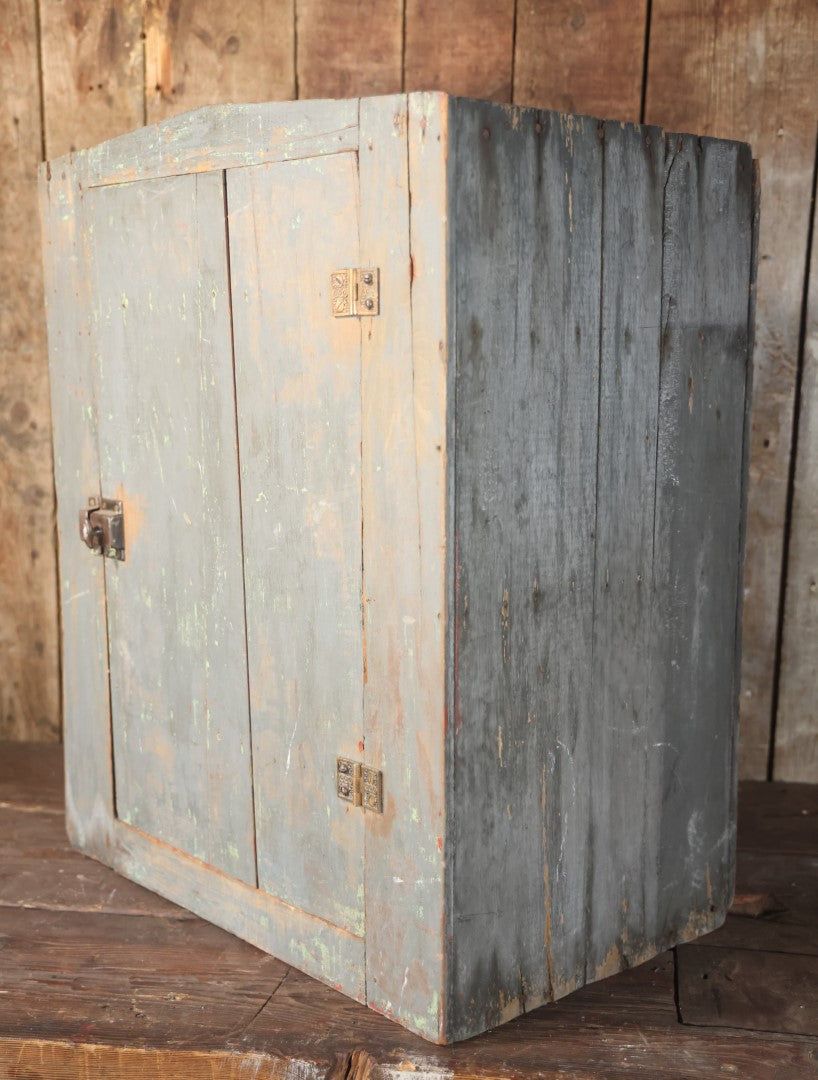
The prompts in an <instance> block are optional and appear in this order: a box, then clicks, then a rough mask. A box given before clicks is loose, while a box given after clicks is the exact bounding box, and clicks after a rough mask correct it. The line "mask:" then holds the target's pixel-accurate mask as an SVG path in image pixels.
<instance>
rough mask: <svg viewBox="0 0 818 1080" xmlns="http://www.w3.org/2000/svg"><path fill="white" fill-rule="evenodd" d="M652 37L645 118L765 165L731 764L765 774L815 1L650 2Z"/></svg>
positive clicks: (808, 168)
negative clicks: (722, 141)
mask: <svg viewBox="0 0 818 1080" xmlns="http://www.w3.org/2000/svg"><path fill="white" fill-rule="evenodd" d="M650 40H651V46H650V58H649V69H648V80H647V88H646V115H647V119H648V120H649V121H650V122H651V123H656V124H663V125H665V126H666V127H669V128H673V129H675V130H681V131H685V130H687V131H695V132H700V133H702V134H706V135H717V136H720V137H725V138H737V139H746V140H748V141H749V142H750V143H751V144H752V146H753V153H754V155H755V156H756V157H757V158H758V159H759V161H760V163H761V189H762V192H763V195H762V202H763V206H762V212H761V235H760V241H759V268H758V293H757V307H756V339H755V381H754V391H753V412H752V442H751V450H750V489H749V515H748V527H747V555H746V569H745V578H744V588H745V611H744V647H743V668H742V691H741V738H742V741H741V746H740V753H741V760H740V771H741V775H742V776H744V777H755V778H758V779H763V778H765V777H766V775H767V760H768V751H769V743H770V724H771V716H772V699H771V694H772V685H773V674H774V663H775V641H776V634H777V627H778V610H779V592H780V584H781V567H782V544H783V535H784V519H785V514H786V501H787V483H788V475H789V457H790V444H791V435H792V419H793V401H794V394H795V377H796V366H797V353H798V333H799V322H800V310H801V301H802V294H803V284H804V272H805V261H806V237H807V227H808V222H809V213H810V195H811V188H812V171H813V164H814V160H815V138H816V129H815V116H816V113H818V48H816V42H817V41H818V9H816V7H815V6H814V5H804V4H803V3H800V0H777V2H776V3H767V2H765V0H743V2H742V3H738V4H731V5H728V6H727V7H725V6H724V5H723V4H720V3H717V2H716V0H707V2H706V3H704V4H702V3H699V2H698V0H685V2H683V3H679V2H678V0H655V2H654V3H653V6H652V23H651V38H650ZM812 696H813V697H814V695H812Z"/></svg>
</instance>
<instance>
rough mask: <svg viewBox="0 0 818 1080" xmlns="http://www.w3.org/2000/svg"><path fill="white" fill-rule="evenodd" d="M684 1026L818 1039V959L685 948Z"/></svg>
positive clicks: (682, 962)
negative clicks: (815, 1036) (762, 1032)
mask: <svg viewBox="0 0 818 1080" xmlns="http://www.w3.org/2000/svg"><path fill="white" fill-rule="evenodd" d="M677 957H678V959H677V963H678V967H679V1012H680V1015H681V1019H682V1022H683V1023H685V1024H703V1025H705V1026H708V1027H734V1028H744V1029H748V1030H750V1031H778V1032H782V1033H785V1034H786V1033H790V1034H793V1035H818V956H796V955H793V954H791V953H774V952H773V953H770V952H757V951H755V950H751V949H708V948H705V947H703V946H698V947H696V948H693V947H691V946H684V945H683V946H682V947H681V948H680V949H679V950H678V952H677Z"/></svg>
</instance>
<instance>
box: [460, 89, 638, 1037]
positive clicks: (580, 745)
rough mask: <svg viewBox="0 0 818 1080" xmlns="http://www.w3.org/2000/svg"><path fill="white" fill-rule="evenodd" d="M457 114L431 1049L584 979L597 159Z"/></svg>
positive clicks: (555, 121) (547, 123)
mask: <svg viewBox="0 0 818 1080" xmlns="http://www.w3.org/2000/svg"><path fill="white" fill-rule="evenodd" d="M456 115H457V118H458V119H457V124H456V142H455V146H454V154H455V157H456V164H455V168H456V175H457V180H456V188H455V190H456V192H457V196H456V202H455V207H454V209H455V223H454V226H453V228H454V243H455V245H456V248H457V252H458V254H457V264H456V274H457V277H456V288H457V293H456V298H455V304H456V314H455V324H456V326H457V354H456V364H457V372H456V380H457V383H456V408H457V420H456V428H457V435H458V443H457V448H456V460H455V490H454V492H453V497H454V499H455V518H456V525H455V539H454V543H455V560H456V570H455V574H456V579H455V612H454V616H453V617H454V618H456V619H457V627H456V631H455V633H456V643H455V646H454V649H455V659H454V679H455V696H456V705H455V717H454V726H455V735H454V750H453V754H454V776H453V794H452V805H451V808H450V809H449V811H448V813H449V815H450V818H451V822H452V824H451V826H450V828H451V835H450V838H449V845H450V851H451V857H452V859H453V860H454V862H453V870H452V876H453V886H452V887H453V897H452V900H451V903H452V906H453V915H452V917H453V920H454V935H455V937H454V957H453V970H452V973H451V976H450V977H451V980H452V989H451V996H452V1009H453V1012H454V1016H453V1017H452V1018H451V1019H450V1024H451V1027H450V1037H452V1036H456V1037H459V1038H465V1037H466V1036H467V1035H470V1034H473V1033H474V1032H475V1031H477V1030H478V1029H479V1027H481V1026H485V1024H486V1023H489V1024H497V1023H500V1022H502V1021H503V1020H504V1019H507V1018H509V1017H510V1016H513V1015H515V1014H516V1013H518V1012H522V1011H526V1010H527V1009H528V1008H535V1007H536V1006H537V1004H539V1003H541V1002H542V1001H544V1000H549V999H552V998H555V997H559V996H562V995H563V994H565V993H567V992H568V991H569V990H571V989H574V988H575V987H576V986H577V985H579V984H581V983H582V982H584V981H585V941H584V934H583V933H582V928H583V926H584V919H585V914H584V913H585V890H586V874H587V872H588V863H587V856H586V839H587V835H588V830H589V827H590V820H589V814H590V807H589V793H590V784H591V774H590V771H589V770H588V768H587V757H588V753H589V747H590V743H591V739H592V731H591V726H590V724H589V723H588V722H587V721H588V719H589V718H590V715H591V682H590V680H589V678H588V669H589V667H590V665H591V656H592V632H593V613H592V605H591V597H592V594H593V584H594V567H593V545H592V543H590V542H589V540H590V539H591V538H592V536H593V531H594V519H595V511H596V444H597V426H598V425H597V415H598V373H599V360H598V347H599V316H600V300H599V297H600V260H601V250H600V242H599V241H600V231H601V205H602V143H601V141H600V139H599V138H598V135H597V126H596V123H593V122H590V121H584V120H582V119H576V118H574V117H560V116H557V115H555V114H549V113H535V112H533V111H522V110H517V109H510V108H509V109H502V108H500V107H492V106H488V105H483V104H481V103H476V102H465V101H460V102H458V103H457V105H456ZM552 357H553V358H554V359H553V362H551V361H550V358H552ZM561 852H565V853H567V852H571V855H570V857H566V858H564V859H563V857H562V855H561V854H560V853H561ZM618 902H619V901H618V900H617V903H618ZM478 1017H479V1019H478Z"/></svg>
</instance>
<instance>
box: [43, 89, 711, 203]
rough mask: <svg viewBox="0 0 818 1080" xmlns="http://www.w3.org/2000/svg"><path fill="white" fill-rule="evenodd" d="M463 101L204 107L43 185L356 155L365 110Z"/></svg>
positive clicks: (48, 165) (420, 94) (51, 164)
mask: <svg viewBox="0 0 818 1080" xmlns="http://www.w3.org/2000/svg"><path fill="white" fill-rule="evenodd" d="M457 100H461V99H457V98H454V97H452V96H451V95H449V94H447V93H444V92H443V91H437V90H435V91H416V92H413V93H410V94H393V95H384V96H378V97H368V98H345V99H326V100H321V99H317V100H299V101H271V102H263V103H260V104H238V105H204V106H201V107H200V108H198V109H192V110H190V111H188V112H184V113H180V114H179V115H178V116H173V117H170V118H169V119H167V120H162V121H160V122H159V123H157V124H151V125H149V126H147V127H143V128H137V129H136V130H135V131H130V132H128V133H126V134H124V135H119V136H117V137H116V138H113V139H108V140H107V141H105V142H103V143H99V144H98V145H97V146H93V147H91V148H89V149H87V150H80V151H74V152H73V153H70V154H66V155H64V156H63V157H60V158H56V159H54V160H52V161H47V162H43V163H42V165H41V166H40V172H41V181H42V182H48V180H50V179H51V175H52V172H54V171H55V170H57V171H59V172H60V173H62V174H64V173H66V172H67V173H69V174H70V175H72V176H73V177H75V178H76V179H77V180H79V181H80V182H81V183H82V184H83V185H84V186H87V187H104V186H107V185H109V184H121V183H128V182H131V181H134V180H151V179H157V178H159V177H163V176H173V175H178V174H180V173H190V172H194V173H199V172H211V171H213V170H219V169H232V168H241V167H243V166H248V165H261V164H266V163H269V162H274V161H286V160H289V159H292V158H304V157H318V156H321V155H324V154H337V153H342V152H344V151H357V149H358V132H359V117H360V111H361V108H362V106H363V105H364V104H365V105H366V107H367V109H368V110H370V111H371V110H373V109H374V110H379V109H383V110H384V111H386V112H388V111H389V110H393V111H394V112H395V116H396V122H397V123H400V122H401V121H400V115H401V112H403V113H404V114H405V112H406V110H405V109H401V108H400V107H399V106H400V105H401V104H402V103H410V105H411V111H412V112H413V113H414V114H415V115H420V116H425V117H426V118H427V119H428V121H429V122H431V121H432V119H433V118H434V117H435V116H438V115H440V114H442V113H448V112H449V109H450V106H451V104H452V103H454V102H456V101H457ZM473 104H474V102H472V105H473ZM481 104H484V105H485V107H486V109H487V110H491V111H492V112H499V113H501V114H503V115H504V117H505V119H506V121H507V122H508V123H509V124H510V125H511V126H512V127H514V128H521V129H524V128H525V126H526V121H527V120H530V121H531V124H530V126H531V128H532V130H535V129H537V122H538V118H542V117H543V116H545V115H550V116H551V117H554V118H558V119H559V122H560V123H561V124H563V125H566V126H569V127H570V126H571V125H572V124H573V125H576V126H577V127H582V126H584V125H585V124H601V123H602V121H599V120H597V119H595V118H593V117H587V116H571V115H569V114H561V113H556V112H553V111H551V110H542V109H535V108H530V107H527V106H521V105H498V104H496V103H492V102H483V103H481ZM609 123H618V122H617V121H609ZM623 126H624V122H623ZM628 126H630V125H628ZM634 126H639V125H634ZM440 127H441V130H442V131H443V132H444V135H445V132H446V130H447V127H448V125H447V123H446V122H445V121H444V122H442V123H441V124H440ZM643 128H644V130H645V132H646V134H647V133H650V134H651V135H652V136H653V137H661V135H662V134H663V133H662V131H661V129H660V128H658V127H650V126H645V125H643ZM707 141H714V142H726V141H727V140H711V139H708V140H707Z"/></svg>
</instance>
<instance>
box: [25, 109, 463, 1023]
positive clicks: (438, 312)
mask: <svg viewBox="0 0 818 1080" xmlns="http://www.w3.org/2000/svg"><path fill="white" fill-rule="evenodd" d="M447 117H448V99H447V98H446V96H445V95H438V94H413V95H410V96H408V97H407V96H404V95H400V96H395V97H392V98H377V99H368V100H362V101H361V102H360V103H359V102H358V101H357V100H352V101H331V102H299V103H282V104H270V105H259V106H225V107H220V108H208V109H203V110H196V111H194V112H193V113H189V114H187V115H185V116H182V117H177V118H174V119H172V120H169V121H167V122H165V123H163V124H160V125H157V126H155V127H152V128H146V129H142V130H140V131H136V132H133V133H132V134H129V135H125V136H122V137H120V138H118V139H114V140H111V141H110V142H108V143H105V144H103V145H102V146H100V147H97V148H95V149H93V150H90V151H86V152H81V153H78V154H74V155H69V156H67V157H65V158H61V159H59V160H57V161H54V162H49V163H45V164H44V165H43V166H42V168H41V171H40V193H41V212H42V217H43V223H44V236H45V244H46V259H45V261H46V298H47V313H48V329H49V349H50V364H51V387H52V415H53V419H54V456H55V473H56V485H57V491H58V515H57V516H58V535H59V547H60V582H61V608H62V631H63V634H62V639H63V668H62V670H63V712H64V738H65V757H66V810H67V822H68V831H69V836H70V838H71V840H72V842H73V843H74V844H75V845H76V846H77V847H79V848H80V849H81V850H83V851H85V852H86V853H88V854H90V855H92V856H94V857H96V858H99V859H100V860H101V861H103V862H105V863H107V864H108V865H110V866H112V867H114V868H115V869H116V870H118V871H119V872H120V873H122V874H123V875H125V876H126V877H129V878H131V879H132V880H135V881H137V882H140V883H142V884H144V885H146V886H147V887H149V888H151V889H153V890H154V891H156V892H159V893H161V894H162V895H164V896H166V897H168V898H169V899H172V900H174V901H176V902H179V903H181V904H183V905H184V906H185V907H187V908H189V909H190V910H192V911H194V912H195V913H197V914H199V915H201V916H203V917H204V918H207V919H209V920H210V921H212V922H214V923H216V924H218V925H220V926H223V927H224V928H226V929H228V930H230V931H232V932H234V933H236V934H238V935H239V936H240V937H242V938H244V939H245V940H247V941H249V942H251V943H253V944H255V945H257V946H259V947H260V948H262V949H265V950H266V951H268V952H270V953H273V954H274V955H276V956H278V957H279V958H281V959H282V960H284V961H285V962H287V963H292V964H293V965H294V966H296V967H298V968H300V969H302V970H304V971H306V972H308V973H309V974H311V975H313V976H315V977H317V978H319V979H321V980H323V981H324V982H327V983H329V984H330V985H332V986H334V987H336V988H337V989H340V990H342V991H343V992H344V993H346V994H348V995H349V996H351V997H353V998H355V999H357V1000H358V1001H361V1002H367V1003H368V1004H370V1005H372V1006H373V1007H375V1008H377V1009H379V1010H381V1011H384V1012H387V1013H388V1014H390V1015H392V1016H393V1017H394V1018H395V1019H396V1020H399V1021H400V1022H401V1023H403V1024H404V1025H405V1026H407V1027H409V1028H410V1029H412V1030H415V1031H418V1032H419V1033H420V1034H422V1035H424V1036H425V1037H426V1038H430V1039H432V1040H434V1041H442V1039H443V1037H444V1031H445V1018H444V1014H443V999H444V993H443V979H444V971H443V966H444V957H443V954H444V873H443V867H444V854H445V853H444V849H443V843H444V836H445V828H444V805H443V803H444V791H445V777H444V760H445V755H444V739H445V738H446V733H445V723H444V715H445V699H444V686H445V667H446V665H445V653H446V648H447V645H448V643H447V629H446V628H447V618H446V611H445V595H446V582H447V575H448V568H447V566H446V565H445V563H446V554H445V552H446V547H445V535H446V533H445V529H446V513H447V508H446V470H447V468H448V465H447V461H446V422H447V420H446V417H447V410H446V390H447V379H448V374H447V364H446V348H447V332H446V280H445V275H446V273H447V272H448V271H447V265H448V264H447V259H446V245H447V243H448V236H447V231H446V220H445V205H446V162H445V144H446V125H447ZM205 148H207V149H205ZM350 152H351V153H354V154H356V155H357V157H358V160H359V184H360V190H359V212H360V215H361V220H360V259H361V263H362V265H371V266H379V267H380V268H381V314H380V316H379V317H378V318H377V319H373V320H371V324H370V325H369V326H366V327H364V326H363V323H362V329H361V342H362V343H361V368H362V388H361V394H362V402H361V406H362V424H363V435H362V474H363V475H362V491H363V497H364V505H363V516H364V529H363V562H364V613H365V614H364V619H365V633H366V636H367V640H368V642H369V644H368V647H367V652H366V654H365V659H366V664H367V681H366V686H365V690H364V701H363V710H364V731H365V738H366V756H367V761H368V763H369V764H372V765H375V766H376V767H379V768H382V769H384V768H385V772H386V777H385V804H386V805H385V813H384V814H383V815H372V814H368V815H366V820H365V830H366V866H365V898H366V900H365V903H366V912H365V917H366V922H365V938H364V936H359V935H357V934H354V933H350V932H348V931H345V930H343V929H341V928H339V927H337V926H335V925H332V924H331V923H329V922H326V921H324V920H323V919H321V918H318V917H317V916H314V915H310V914H307V913H306V912H303V911H301V910H299V909H298V908H295V907H292V906H291V905H289V904H286V903H284V902H282V901H280V900H277V899H276V898H275V897H272V896H270V895H268V894H266V893H263V892H260V891H259V890H258V889H256V888H255V887H253V886H252V885H249V884H245V883H243V882H241V881H239V880H237V879H235V878H232V877H229V876H228V875H226V874H224V873H222V872H220V871H219V870H217V869H214V868H213V867H211V866H208V865H206V864H205V863H202V862H199V861H198V860H197V859H195V858H192V857H191V856H189V855H186V854H184V853H183V852H181V851H179V850H177V849H175V848H173V847H171V846H169V845H168V844H165V843H163V842H161V841H159V840H157V839H155V838H153V837H151V836H148V835H147V834H146V833H144V832H142V831H140V830H139V829H137V828H134V827H133V826H130V825H127V824H125V823H124V822H123V821H120V820H119V819H117V817H116V816H115V806H114V785H113V769H112V766H113V749H112V737H111V705H110V688H109V678H108V668H109V658H108V640H107V613H106V591H105V567H104V562H103V559H101V558H99V557H95V556H93V555H91V553H90V552H89V551H88V550H87V549H86V548H85V546H84V545H83V544H82V543H81V542H80V540H79V538H78V536H77V524H76V520H77V517H76V515H77V511H78V509H79V508H80V507H81V506H82V505H84V504H85V502H86V500H87V498H88V496H89V495H91V494H94V493H95V492H98V490H99V483H100V461H99V451H98V431H97V416H96V408H97V401H98V386H97V383H98V380H99V376H98V367H97V363H96V327H95V320H94V295H93V274H92V273H91V265H92V258H93V251H92V248H91V245H92V243H93V239H92V236H91V234H90V232H89V229H88V203H87V202H86V193H87V192H88V190H89V189H95V188H99V187H108V186H110V185H117V184H124V183H131V182H134V181H136V182H139V181H141V180H148V179H157V178H160V177H170V176H177V175H184V174H187V173H202V172H217V173H222V181H223V183H224V181H225V175H226V174H225V170H231V169H234V168H242V167H247V166H254V165H261V164H265V163H268V162H276V161H286V160H292V159H303V158H312V157H319V156H322V155H328V154H337V153H350ZM410 170H411V171H412V173H413V183H412V200H411V211H410V200H409V173H410ZM395 214H399V215H402V220H405V222H406V228H405V230H400V231H401V233H403V234H405V235H403V236H399V237H397V238H396V236H395V230H393V229H390V222H391V221H393V220H394V216H393V215H395ZM410 215H411V222H410V220H409V219H410ZM410 236H411V238H412V241H411V251H410V248H409V245H410V239H409V238H410ZM397 267H399V268H400V270H401V273H397V272H394V271H395V268H397ZM397 394H408V396H405V397H404V398H403V399H402V400H400V401H399V407H398V408H397V410H394V409H393V410H392V411H391V412H390V410H389V409H387V408H386V403H387V402H394V401H395V400H398V399H396V397H395V395H397ZM271 409H272V406H271ZM271 419H273V414H272V412H271ZM396 441H397V442H398V443H399V444H400V445H401V448H402V449H405V451H406V453H407V454H409V455H411V457H408V458H407V459H406V461H405V464H404V465H401V466H400V469H401V470H404V471H405V475H400V476H397V477H396V476H394V475H391V476H389V477H388V478H387V477H386V476H384V475H383V474H382V470H381V468H380V464H381V462H382V461H383V460H384V458H385V454H386V450H387V446H389V447H390V454H391V453H392V452H393V450H394V446H395V443H396ZM420 447H422V449H419V448H420ZM429 447H432V449H431V450H429ZM126 485H127V481H126ZM406 485H409V487H410V488H412V487H413V488H414V495H415V498H414V499H412V498H407V489H406ZM126 535H127V521H126ZM376 550H377V551H378V552H379V556H378V558H377V560H376V559H375V554H374V553H375V551H376ZM368 552H370V553H371V554H370V557H369V559H368V558H367V555H368ZM412 553H414V558H413V559H412V561H411V565H409V568H408V570H407V558H410V559H411V558H412ZM367 566H368V567H369V569H370V574H369V576H367ZM420 585H422V586H423V589H424V590H425V592H423V593H422V594H421V592H420V590H419V586H420ZM421 595H424V596H425V597H426V599H425V601H423V602H424V603H425V604H426V608H425V609H423V608H421V606H420V605H421V600H420V596H421ZM413 597H414V599H413ZM412 604H414V605H415V607H416V608H417V610H414V609H412V607H411V605H412ZM407 605H409V607H407ZM407 612H408V614H407ZM398 634H399V635H401V637H403V636H405V635H407V634H408V635H412V649H411V650H410V651H409V652H410V655H411V661H412V662H411V663H409V662H407V660H406V657H405V656H403V658H402V659H401V660H400V661H399V667H400V671H399V672H398V678H397V679H395V678H394V674H395V673H394V670H393V667H394V647H393V646H394V644H395V641H394V636H395V635H398ZM363 660H364V658H363V657H362V662H363ZM390 665H392V667H391V668H390ZM396 710H397V712H398V713H399V714H400V721H399V722H397V720H396ZM419 752H420V754H421V757H422V760H419V758H418V755H419ZM410 810H411V812H410Z"/></svg>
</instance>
